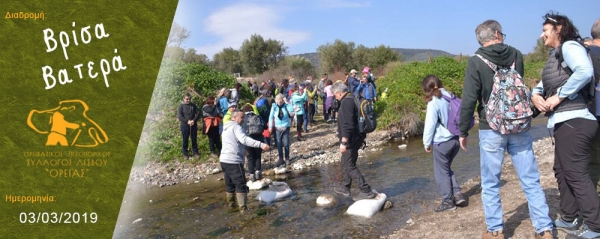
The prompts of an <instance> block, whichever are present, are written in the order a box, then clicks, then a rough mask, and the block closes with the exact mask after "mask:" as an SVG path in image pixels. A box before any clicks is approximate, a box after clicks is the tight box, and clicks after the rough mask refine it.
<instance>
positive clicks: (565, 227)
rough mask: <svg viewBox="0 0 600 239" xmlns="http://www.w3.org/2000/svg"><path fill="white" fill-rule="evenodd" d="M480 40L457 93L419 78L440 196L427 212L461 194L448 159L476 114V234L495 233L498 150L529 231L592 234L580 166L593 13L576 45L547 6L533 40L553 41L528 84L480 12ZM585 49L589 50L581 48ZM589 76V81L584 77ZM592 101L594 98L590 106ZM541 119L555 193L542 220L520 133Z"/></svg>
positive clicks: (596, 74) (598, 33)
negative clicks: (552, 209)
mask: <svg viewBox="0 0 600 239" xmlns="http://www.w3.org/2000/svg"><path fill="white" fill-rule="evenodd" d="M475 33H476V37H477V41H478V42H479V44H480V45H481V47H480V48H479V49H478V50H477V51H476V52H475V55H474V56H472V57H471V58H470V59H469V61H468V64H467V69H466V72H465V76H464V83H463V84H464V85H463V92H462V97H461V98H462V99H458V98H456V97H455V96H454V95H453V94H452V93H451V92H448V91H447V90H445V89H444V87H443V84H442V81H441V80H440V79H439V78H438V77H437V76H435V75H429V76H426V77H425V78H424V79H423V82H422V89H423V91H424V92H425V101H426V102H427V113H426V119H425V126H424V135H423V143H424V147H425V150H426V151H427V152H430V151H433V158H434V160H433V162H434V174H435V179H436V182H437V185H438V187H439V190H440V192H441V195H442V202H441V203H440V205H439V206H438V207H436V208H435V211H436V212H441V211H445V210H454V209H455V208H456V205H459V206H461V205H464V202H465V199H464V197H463V195H462V193H461V189H460V185H458V183H457V182H456V178H455V176H454V171H453V170H452V169H451V165H452V161H453V159H454V157H455V156H456V154H457V153H458V151H459V148H462V149H463V150H465V151H466V150H467V141H468V136H469V129H470V128H471V127H472V126H473V116H474V112H475V111H476V112H477V114H478V116H479V152H480V173H481V187H482V192H481V198H482V204H483V211H484V215H485V222H486V226H487V228H486V230H485V231H484V232H483V233H482V238H484V239H485V238H504V234H503V229H504V228H503V227H504V222H503V218H504V217H503V209H502V203H501V200H500V194H499V190H500V188H501V181H500V175H501V173H502V163H503V160H504V153H505V152H508V153H509V154H510V156H511V159H512V164H513V165H514V167H515V169H516V173H517V176H518V177H519V180H520V182H521V187H522V189H523V192H524V193H525V197H526V198H527V203H528V208H529V216H530V218H531V221H532V224H533V226H534V228H535V238H553V236H552V230H553V229H557V230H562V231H565V232H567V235H568V236H567V238H600V199H599V197H598V193H597V192H596V187H595V184H594V183H593V182H592V180H591V177H590V172H589V163H590V150H591V148H592V142H593V141H594V139H595V137H596V131H597V129H598V118H597V116H600V114H597V113H600V110H596V108H595V102H596V99H600V96H599V97H596V94H595V93H594V92H597V90H596V89H595V86H596V83H597V80H600V19H599V20H598V21H596V22H595V24H594V25H593V27H592V30H591V34H592V38H593V39H592V40H591V41H589V42H586V43H584V41H583V40H582V38H581V36H580V35H579V32H578V30H577V28H576V27H575V26H574V25H573V23H572V21H571V20H569V18H567V17H566V16H564V15H559V14H558V13H553V12H550V13H548V14H546V15H545V16H544V22H543V23H542V34H541V36H540V38H541V39H542V40H543V41H544V45H545V46H546V47H548V48H551V49H553V50H552V51H551V53H550V55H549V59H548V60H547V62H546V65H545V66H544V69H543V71H542V75H541V81H540V82H539V83H538V84H537V85H536V86H535V87H533V89H532V90H530V89H529V88H528V87H527V86H526V84H525V83H524V82H523V79H522V76H523V75H524V64H523V55H522V54H521V52H520V51H519V50H517V49H515V48H514V47H511V46H509V45H507V44H504V40H505V38H506V35H505V34H504V33H503V32H502V27H501V25H500V23H498V22H497V21H495V20H488V21H485V22H483V23H481V24H480V25H478V26H477V28H476V29H475ZM588 53H589V55H588ZM594 79H595V80H594ZM599 106H600V104H599ZM540 113H544V114H545V116H547V117H548V123H547V127H548V128H549V129H553V131H554V132H553V138H554V141H553V142H555V143H554V145H555V155H554V167H553V169H554V174H555V177H556V180H557V183H558V190H559V192H560V203H559V211H560V216H559V217H558V218H556V219H555V220H554V221H552V220H551V219H550V216H549V208H548V205H547V204H546V197H545V194H544V191H543V190H542V187H541V184H540V174H539V170H538V165H537V161H536V158H535V156H534V152H533V147H532V145H533V140H532V138H531V135H530V133H529V129H530V128H531V121H532V118H533V117H536V116H537V114H540Z"/></svg>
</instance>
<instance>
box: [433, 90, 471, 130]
mask: <svg viewBox="0 0 600 239" xmlns="http://www.w3.org/2000/svg"><path fill="white" fill-rule="evenodd" d="M442 97H443V98H444V100H446V101H448V103H450V105H449V107H450V108H449V109H448V125H444V123H443V122H441V120H440V123H441V124H442V126H444V127H445V128H446V129H448V131H450V133H452V134H453V135H456V136H460V127H459V126H460V110H461V107H460V104H461V103H462V100H461V99H460V98H458V97H456V96H455V95H454V94H452V93H450V97H448V96H445V95H444V94H442ZM474 125H475V117H471V121H470V123H469V129H471V128H473V126H474Z"/></svg>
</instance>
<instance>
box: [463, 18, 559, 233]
mask: <svg viewBox="0 0 600 239" xmlns="http://www.w3.org/2000/svg"><path fill="white" fill-rule="evenodd" d="M475 35H476V38H477V41H478V42H479V44H480V45H481V47H480V48H479V49H478V50H477V51H476V52H475V55H473V56H472V57H470V58H469V61H468V63H467V68H466V71H465V76H464V83H463V92H462V97H461V100H462V104H461V113H460V124H459V129H460V138H459V141H460V146H461V148H462V149H463V150H465V151H466V150H467V139H468V137H469V125H470V121H471V117H473V114H474V112H475V111H476V110H477V113H478V116H479V156H480V163H479V165H480V172H481V188H482V192H481V201H482V206H483V212H484V216H485V223H486V230H484V231H483V233H482V238H484V239H492V238H499V239H500V238H504V232H503V229H504V221H503V219H504V216H503V209H502V203H501V200H500V188H501V187H502V182H501V180H500V175H501V174H502V168H503V167H502V163H503V161H504V153H505V152H506V151H508V153H509V154H510V158H511V161H512V165H513V166H514V167H515V169H516V172H517V176H518V177H519V180H520V182H521V188H522V189H523V192H524V193H525V197H526V198H527V205H528V207H529V217H530V219H531V223H532V226H533V227H534V228H535V238H552V228H553V225H552V220H551V219H550V217H549V208H548V204H546V195H545V194H544V191H543V190H542V185H541V184H540V171H539V169H538V163H537V161H536V158H535V155H534V154H533V139H532V138H531V134H530V133H529V129H530V128H531V120H532V115H533V112H532V110H531V105H530V104H531V99H530V98H531V97H530V92H531V91H530V90H529V89H528V88H527V86H526V85H525V84H524V83H523V79H522V76H523V74H524V73H525V68H524V63H523V55H522V54H521V52H520V51H519V50H517V49H515V48H514V47H511V46H509V45H507V44H504V40H505V39H506V35H505V34H504V33H503V32H502V26H500V23H498V21H495V20H486V21H484V22H483V23H481V24H479V25H478V26H477V27H476V28H475ZM476 106H477V108H476Z"/></svg>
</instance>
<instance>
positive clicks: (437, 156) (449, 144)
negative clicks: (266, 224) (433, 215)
mask: <svg viewBox="0 0 600 239" xmlns="http://www.w3.org/2000/svg"><path fill="white" fill-rule="evenodd" d="M421 88H422V89H423V92H425V102H426V103H427V113H426V115H425V128H424V129H423V145H424V146H425V151H426V152H428V153H430V152H431V151H432V149H433V171H434V175H435V181H436V183H437V185H438V188H439V190H440V193H441V195H442V202H441V203H440V205H439V206H437V207H436V208H435V209H434V211H435V212H442V211H446V210H454V209H456V205H458V206H464V204H465V203H466V200H465V198H464V196H463V194H462V191H461V189H460V184H458V182H456V177H455V176H454V171H452V169H451V168H450V167H451V166H452V162H453V161H454V157H456V154H458V151H459V150H460V145H459V142H458V135H455V134H454V133H452V132H451V131H450V129H449V128H451V127H453V126H454V128H455V129H457V128H456V126H455V125H453V124H452V121H451V119H450V116H451V115H452V113H454V114H456V113H458V112H457V111H456V109H451V104H450V100H448V99H458V98H456V97H455V96H454V95H453V94H452V93H450V92H448V91H446V90H445V89H444V86H443V85H442V82H441V81H440V79H439V78H438V77H437V76H435V75H428V76H426V77H425V78H423V81H422V82H421ZM459 106H460V105H459ZM432 146H433V147H432Z"/></svg>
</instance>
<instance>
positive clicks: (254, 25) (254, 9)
mask: <svg viewBox="0 0 600 239" xmlns="http://www.w3.org/2000/svg"><path fill="white" fill-rule="evenodd" d="M281 14H283V12H282V11H281V10H279V9H277V8H275V7H270V6H262V5H257V4H253V3H241V4H236V5H233V6H229V7H225V8H222V9H220V10H218V11H216V12H215V13H213V14H211V15H210V16H208V18H206V20H205V21H204V31H205V32H206V33H208V34H212V35H216V36H218V37H219V38H220V39H219V41H218V42H214V43H209V44H206V45H203V46H200V47H196V50H197V51H198V53H202V54H206V55H207V56H208V57H212V56H213V55H214V54H215V53H218V52H220V51H221V50H223V48H227V47H232V48H233V49H239V47H240V46H241V45H242V42H243V41H244V40H245V39H249V38H250V36H251V35H252V34H259V35H261V36H262V37H263V38H264V39H269V38H270V39H274V40H278V41H283V43H284V45H285V46H288V47H289V46H293V45H295V44H298V43H301V42H304V41H306V40H308V39H309V38H310V35H311V34H310V33H309V32H303V31H294V30H287V29H283V28H281V27H279V26H277V23H278V22H279V21H280V20H281Z"/></svg>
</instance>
